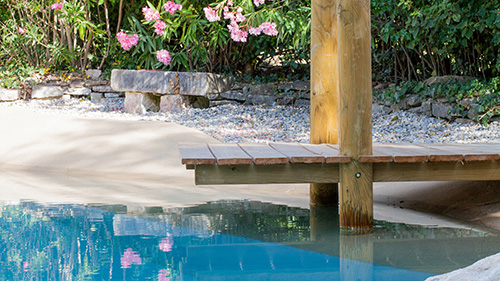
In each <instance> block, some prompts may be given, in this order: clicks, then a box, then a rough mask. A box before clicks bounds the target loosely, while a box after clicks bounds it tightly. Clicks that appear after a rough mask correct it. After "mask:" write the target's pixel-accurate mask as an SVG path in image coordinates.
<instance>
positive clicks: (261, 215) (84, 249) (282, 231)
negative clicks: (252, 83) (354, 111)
mask: <svg viewBox="0 0 500 281" xmlns="http://www.w3.org/2000/svg"><path fill="white" fill-rule="evenodd" d="M0 210H1V211H0V280H159V281H166V280H425V279H426V278H427V277H429V276H433V275H435V274H436V273H442V272H447V271H450V270H454V269H457V268H460V267H464V266H467V265H469V264H471V263H473V262H475V261H476V260H478V259H480V258H483V257H486V256H488V255H491V254H494V253H497V252H499V251H500V238H498V237H497V236H495V235H492V234H488V233H485V232H480V231H474V230H466V229H449V228H425V227H422V226H412V225H405V224H392V223H387V222H376V227H375V231H374V232H373V233H370V234H365V235H352V234H351V233H343V232H341V231H339V230H338V218H337V215H336V212H335V211H334V209H331V208H313V209H312V210H311V211H309V210H306V209H300V208H291V207H287V206H283V205H273V204H269V203H262V202H253V201H217V202H209V203H206V204H202V205H198V206H192V207H185V208H173V209H168V210H165V209H163V208H161V207H148V208H142V209H136V210H130V209H128V208H127V206H124V205H97V204H96V205H92V204H90V205H64V204H44V203H39V202H20V203H15V204H9V203H0Z"/></svg>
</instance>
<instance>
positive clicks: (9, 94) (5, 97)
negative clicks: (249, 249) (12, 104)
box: [0, 89, 19, 102]
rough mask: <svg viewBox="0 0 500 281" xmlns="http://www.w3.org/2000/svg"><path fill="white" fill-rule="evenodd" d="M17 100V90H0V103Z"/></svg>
mask: <svg viewBox="0 0 500 281" xmlns="http://www.w3.org/2000/svg"><path fill="white" fill-rule="evenodd" d="M18 99H19V90H11V89H0V102H2V101H15V100H18Z"/></svg>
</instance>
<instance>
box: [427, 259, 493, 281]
mask: <svg viewBox="0 0 500 281" xmlns="http://www.w3.org/2000/svg"><path fill="white" fill-rule="evenodd" d="M499 276H500V253H498V254H495V255H493V256H489V257H487V258H484V259H482V260H479V261H477V262H475V263H474V264H472V265H470V266H468V267H465V268H461V269H458V270H455V271H452V272H449V273H446V274H442V275H438V276H433V277H430V278H427V279H426V281H469V280H474V281H494V280H498V277H499Z"/></svg>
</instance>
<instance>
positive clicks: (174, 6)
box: [163, 1, 182, 15]
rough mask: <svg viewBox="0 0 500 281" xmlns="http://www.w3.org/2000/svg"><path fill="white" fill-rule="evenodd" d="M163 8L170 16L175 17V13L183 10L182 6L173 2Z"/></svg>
mask: <svg viewBox="0 0 500 281" xmlns="http://www.w3.org/2000/svg"><path fill="white" fill-rule="evenodd" d="M163 8H164V9H165V11H167V12H168V13H169V14H171V15H173V14H174V13H175V11H177V10H182V5H181V4H175V3H174V2H172V1H168V2H167V3H166V4H165V5H163Z"/></svg>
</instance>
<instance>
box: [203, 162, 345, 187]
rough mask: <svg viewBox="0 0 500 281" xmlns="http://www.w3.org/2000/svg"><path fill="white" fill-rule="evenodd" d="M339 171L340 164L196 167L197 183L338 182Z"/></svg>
mask: <svg viewBox="0 0 500 281" xmlns="http://www.w3.org/2000/svg"><path fill="white" fill-rule="evenodd" d="M338 169H339V165H338V164H283V165H225V166H215V165H198V166H196V168H195V183H196V184H197V185H204V184H205V185H206V184H273V183H314V182H319V183H336V182H338V178H339V174H338Z"/></svg>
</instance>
